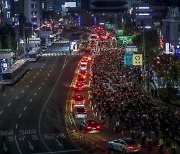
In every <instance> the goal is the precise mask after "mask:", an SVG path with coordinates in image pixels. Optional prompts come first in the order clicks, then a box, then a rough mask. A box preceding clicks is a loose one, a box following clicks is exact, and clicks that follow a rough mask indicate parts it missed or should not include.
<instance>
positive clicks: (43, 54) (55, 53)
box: [40, 52, 83, 57]
mask: <svg viewBox="0 0 180 154" xmlns="http://www.w3.org/2000/svg"><path fill="white" fill-rule="evenodd" d="M82 54H83V53H77V52H76V53H71V54H70V53H69V52H58V53H57V52H47V53H42V54H40V56H43V57H45V56H62V55H82Z"/></svg>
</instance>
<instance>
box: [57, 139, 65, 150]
mask: <svg viewBox="0 0 180 154" xmlns="http://www.w3.org/2000/svg"><path fill="white" fill-rule="evenodd" d="M56 142H57V143H58V145H59V146H60V147H61V148H64V146H63V144H62V143H60V142H59V141H58V139H56Z"/></svg>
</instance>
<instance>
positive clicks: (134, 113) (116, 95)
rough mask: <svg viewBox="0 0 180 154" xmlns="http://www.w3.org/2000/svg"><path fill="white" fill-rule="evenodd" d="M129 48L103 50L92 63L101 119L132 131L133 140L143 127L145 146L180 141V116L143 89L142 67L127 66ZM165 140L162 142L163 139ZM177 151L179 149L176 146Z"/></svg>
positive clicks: (95, 97) (96, 105)
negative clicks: (157, 101)
mask: <svg viewBox="0 0 180 154" xmlns="http://www.w3.org/2000/svg"><path fill="white" fill-rule="evenodd" d="M124 52H125V48H124V47H123V46H121V47H119V48H118V49H108V48H106V47H104V48H103V47H102V48H101V51H100V53H99V54H98V55H97V56H95V57H94V60H93V64H92V68H91V71H92V78H91V86H90V89H91V92H92V99H93V103H94V105H95V109H96V110H97V111H98V113H99V115H100V117H101V120H102V122H103V123H105V122H107V121H108V122H114V121H115V122H114V125H115V128H117V129H121V128H129V131H130V133H131V135H132V138H136V137H137V136H135V130H136V128H140V129H139V130H140V131H139V133H140V134H141V135H140V136H141V138H142V145H144V144H145V143H146V141H148V139H149V141H152V132H154V136H155V137H154V138H153V143H157V145H158V144H159V145H160V150H162V149H163V145H164V144H167V146H168V144H169V146H171V145H172V143H175V144H179V142H180V114H179V112H177V111H171V109H170V108H168V107H165V106H162V105H159V104H156V103H155V102H153V101H152V99H151V97H150V96H148V95H146V94H145V93H143V91H142V90H141V89H142V88H141V81H142V76H141V74H142V73H141V68H140V67H138V66H132V67H127V66H126V67H125V66H123V59H124ZM160 139H161V140H162V141H163V142H162V141H161V140H160ZM175 148H176V147H175Z"/></svg>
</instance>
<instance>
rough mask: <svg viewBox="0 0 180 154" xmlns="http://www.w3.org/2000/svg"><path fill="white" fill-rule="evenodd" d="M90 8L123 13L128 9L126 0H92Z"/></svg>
mask: <svg viewBox="0 0 180 154" xmlns="http://www.w3.org/2000/svg"><path fill="white" fill-rule="evenodd" d="M90 2H91V5H90V9H91V10H93V11H94V12H104V13H107V12H112V13H123V12H125V11H127V6H126V4H127V1H126V0H91V1H90Z"/></svg>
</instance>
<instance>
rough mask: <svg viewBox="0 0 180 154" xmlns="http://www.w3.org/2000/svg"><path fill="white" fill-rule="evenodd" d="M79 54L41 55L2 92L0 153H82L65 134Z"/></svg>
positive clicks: (0, 102)
mask: <svg viewBox="0 0 180 154" xmlns="http://www.w3.org/2000/svg"><path fill="white" fill-rule="evenodd" d="M79 59H80V56H73V55H69V56H68V55H62V56H49V57H41V58H40V59H39V60H38V62H36V63H31V65H30V70H29V71H28V72H27V73H26V74H25V75H24V76H23V77H22V78H21V79H20V80H19V81H18V82H17V83H16V84H15V85H11V86H5V91H4V92H3V93H0V121H1V123H0V153H1V154H6V153H9V154H16V153H17V154H19V153H48V152H50V153H51V152H54V153H61V152H70V153H72V152H73V153H77V152H78V153H81V151H80V150H79V149H78V148H77V147H76V146H75V145H74V144H73V142H72V141H71V139H69V138H68V135H67V134H66V129H65V128H66V127H65V121H64V107H65V105H66V98H67V94H68V90H69V85H70V84H71V80H72V77H73V76H72V75H73V74H74V70H75V68H76V65H77V63H78V61H79Z"/></svg>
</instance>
